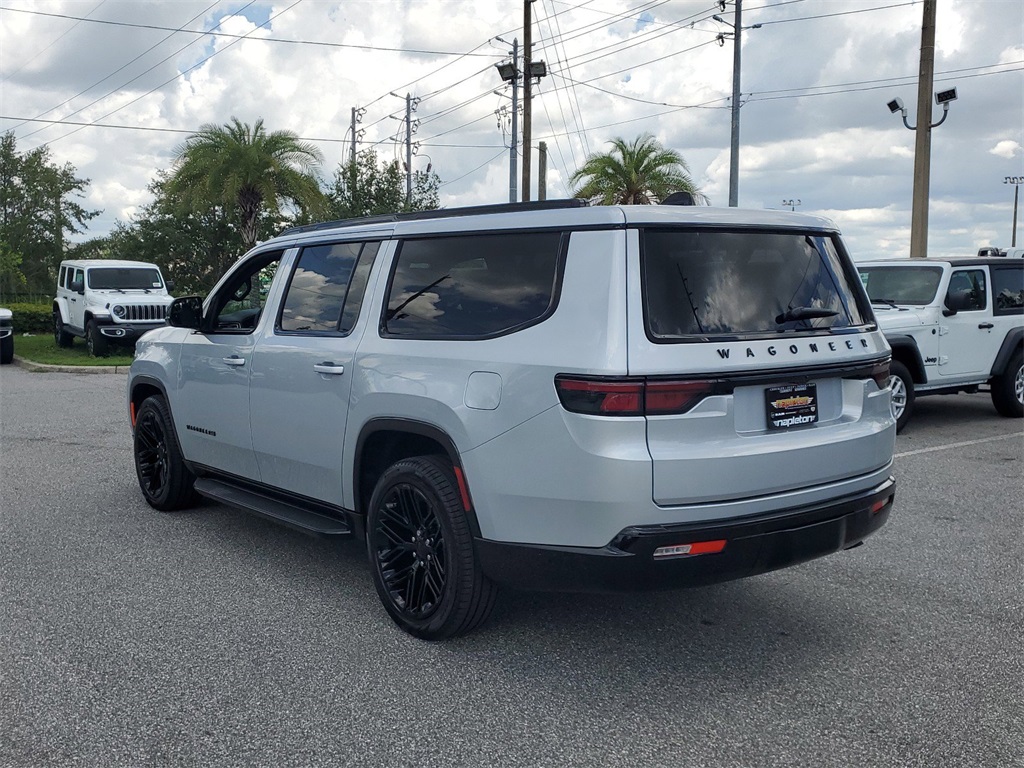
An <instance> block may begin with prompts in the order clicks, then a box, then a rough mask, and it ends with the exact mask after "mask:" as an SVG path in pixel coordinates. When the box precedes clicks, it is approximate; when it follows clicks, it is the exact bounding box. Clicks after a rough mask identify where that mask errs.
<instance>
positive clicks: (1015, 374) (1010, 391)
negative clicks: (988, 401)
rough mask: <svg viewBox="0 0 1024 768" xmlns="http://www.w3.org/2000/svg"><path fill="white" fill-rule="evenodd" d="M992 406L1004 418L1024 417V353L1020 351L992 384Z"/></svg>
mask: <svg viewBox="0 0 1024 768" xmlns="http://www.w3.org/2000/svg"><path fill="white" fill-rule="evenodd" d="M992 405H994V406H995V407H996V410H997V411H999V413H1000V415H1002V416H1009V417H1010V418H1012V419H1019V418H1021V416H1024V353H1022V352H1020V351H1018V352H1017V354H1015V355H1014V356H1013V357H1011V358H1010V362H1009V363H1008V364H1007V366H1006V370H1004V371H1003V372H1002V373H1001V374H1000V375H999V376H998V377H997V378H996V379H995V381H993V382H992Z"/></svg>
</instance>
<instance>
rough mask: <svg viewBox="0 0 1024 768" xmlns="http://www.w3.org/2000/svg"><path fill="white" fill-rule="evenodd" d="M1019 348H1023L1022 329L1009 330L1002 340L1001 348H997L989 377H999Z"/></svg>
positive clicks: (1023, 334)
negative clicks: (997, 351)
mask: <svg viewBox="0 0 1024 768" xmlns="http://www.w3.org/2000/svg"><path fill="white" fill-rule="evenodd" d="M1021 348H1024V328H1011V329H1010V331H1009V332H1008V333H1007V334H1006V338H1005V339H1003V344H1002V346H1000V347H999V353H998V354H997V355H996V359H995V362H993V363H992V373H991V375H992V376H1001V375H1002V374H1003V372H1004V371H1005V370H1006V366H1008V365H1009V364H1010V358H1012V357H1013V355H1014V353H1016V352H1017V351H1018V350H1020V349H1021Z"/></svg>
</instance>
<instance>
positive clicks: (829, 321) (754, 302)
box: [643, 230, 865, 341]
mask: <svg viewBox="0 0 1024 768" xmlns="http://www.w3.org/2000/svg"><path fill="white" fill-rule="evenodd" d="M643 280H644V302H645V317H646V321H647V330H648V333H649V334H650V335H651V337H652V338H653V339H655V340H665V341H672V340H677V339H684V340H685V338H686V337H694V336H696V337H705V336H710V335H730V336H735V335H740V336H750V335H770V334H776V333H779V332H784V331H813V330H822V331H828V330H831V329H836V328H847V327H850V326H856V325H862V324H864V323H865V315H864V313H863V312H862V310H861V308H860V307H859V306H858V305H857V301H856V295H857V291H856V290H855V289H854V288H853V287H851V284H850V279H849V276H848V274H847V272H846V271H845V270H844V268H843V261H842V259H841V258H840V256H839V253H838V251H837V249H836V246H835V243H834V242H833V241H832V239H831V238H829V237H825V236H821V235H818V234H814V235H811V234H799V233H791V232H723V231H685V230H665V231H657V230H654V231H651V230H647V231H645V232H644V233H643Z"/></svg>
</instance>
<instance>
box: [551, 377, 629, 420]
mask: <svg viewBox="0 0 1024 768" xmlns="http://www.w3.org/2000/svg"><path fill="white" fill-rule="evenodd" d="M555 389H556V390H558V399H559V400H561V401H562V405H563V406H564V407H565V409H566V410H567V411H572V412H573V413H587V414H590V415H592V416H643V415H644V411H643V406H644V382H643V379H616V380H609V379H603V380H599V379H572V378H569V377H567V376H556V377H555Z"/></svg>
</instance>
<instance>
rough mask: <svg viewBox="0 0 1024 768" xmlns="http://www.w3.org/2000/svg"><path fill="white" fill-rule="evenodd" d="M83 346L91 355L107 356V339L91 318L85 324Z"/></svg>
mask: <svg viewBox="0 0 1024 768" xmlns="http://www.w3.org/2000/svg"><path fill="white" fill-rule="evenodd" d="M85 348H86V349H87V350H89V354H90V355H92V356H93V357H106V356H107V340H106V338H105V337H104V336H103V334H102V333H100V328H99V326H98V325H96V323H94V322H93V321H92V320H90V321H89V322H88V323H86V324H85Z"/></svg>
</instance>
